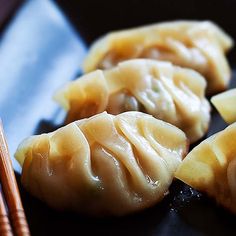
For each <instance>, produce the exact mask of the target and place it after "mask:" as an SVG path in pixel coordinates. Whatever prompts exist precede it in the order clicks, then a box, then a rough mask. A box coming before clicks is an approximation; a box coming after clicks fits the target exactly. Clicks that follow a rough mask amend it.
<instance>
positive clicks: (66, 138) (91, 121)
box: [15, 112, 188, 216]
mask: <svg viewBox="0 0 236 236" xmlns="http://www.w3.org/2000/svg"><path fill="white" fill-rule="evenodd" d="M187 148H188V142H187V139H186V136H185V134H184V133H183V132H182V131H181V130H180V129H178V128H177V127H175V126H172V125H170V124H168V123H166V122H163V121H161V120H157V119H155V118H153V117H152V116H150V115H147V114H143V113H141V112H127V113H122V114H120V115H117V116H114V115H110V114H107V113H106V112H104V113H100V114H98V115H96V116H93V117H91V118H88V119H82V120H79V121H76V122H73V123H71V124H68V125H67V126H65V127H63V128H60V129H58V130H56V131H54V132H52V133H48V134H42V135H38V136H32V137H30V138H28V139H26V140H25V141H23V142H22V143H21V144H20V146H19V147H18V149H17V152H16V154H15V157H16V159H17V160H18V161H19V163H20V164H21V165H22V166H23V170H22V179H21V180H22V184H23V186H24V187H25V188H26V189H27V190H28V191H29V192H30V193H32V194H33V195H35V196H37V197H38V198H40V199H41V200H43V201H45V202H46V203H47V204H48V205H50V206H52V207H54V208H57V209H66V210H72V211H77V212H80V213H84V214H88V215H96V216H101V215H102V216H103V215H125V214H128V213H131V212H135V211H138V210H141V209H144V208H147V207H150V206H152V205H154V204H156V203H157V202H159V201H161V200H162V198H163V197H164V196H165V195H166V194H167V193H168V188H169V186H170V184H171V182H172V180H173V175H174V172H175V171H176V169H177V167H178V166H179V164H180V163H181V160H182V158H183V157H184V156H185V155H186V152H187Z"/></svg>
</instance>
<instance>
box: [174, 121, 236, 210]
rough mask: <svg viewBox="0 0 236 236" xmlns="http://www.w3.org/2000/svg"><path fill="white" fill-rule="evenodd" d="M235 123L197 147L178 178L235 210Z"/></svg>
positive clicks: (182, 167)
mask: <svg viewBox="0 0 236 236" xmlns="http://www.w3.org/2000/svg"><path fill="white" fill-rule="evenodd" d="M235 137H236V123H234V124H232V125H230V126H228V127H227V128H226V129H225V130H223V131H221V132H219V133H217V134H215V135H213V136H211V137H210V138H208V139H206V140H204V141H203V142H202V143H200V144H199V145H198V146H196V147H195V148H194V149H193V150H192V151H191V152H190V153H189V154H188V155H187V157H186V158H185V159H184V161H183V162H182V164H181V165H180V167H179V169H178V170H177V172H176V174H175V177H176V178H178V179H180V180H182V181H183V182H185V183H186V184H188V185H190V186H191V187H193V188H195V189H197V190H199V191H202V192H206V193H207V194H208V195H209V196H211V197H213V198H215V199H216V201H217V202H218V203H220V204H222V205H223V206H225V207H226V208H228V209H230V210H231V211H232V212H234V213H236V138H235Z"/></svg>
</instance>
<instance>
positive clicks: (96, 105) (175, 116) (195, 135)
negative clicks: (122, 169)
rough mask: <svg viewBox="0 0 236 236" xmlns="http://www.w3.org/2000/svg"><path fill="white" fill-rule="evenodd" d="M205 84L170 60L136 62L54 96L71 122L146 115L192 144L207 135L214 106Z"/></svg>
mask: <svg viewBox="0 0 236 236" xmlns="http://www.w3.org/2000/svg"><path fill="white" fill-rule="evenodd" d="M205 88H206V82H205V80H204V78H203V77H202V76H201V75H200V74H199V73H197V72H195V71H193V70H190V69H184V68H180V67H177V66H173V65H172V64H171V63H169V62H159V61H156V60H150V59H133V60H129V61H125V62H121V63H119V64H118V66H116V67H114V68H112V69H110V70H105V71H101V70H97V71H95V72H91V73H88V74H86V75H84V76H82V77H81V78H79V79H77V80H75V81H72V82H70V83H69V84H67V85H66V86H65V87H63V88H62V89H61V90H59V91H58V92H57V93H56V94H55V97H54V98H55V100H56V101H57V102H59V103H60V104H61V105H62V106H63V107H64V108H65V109H66V110H67V111H68V116H67V123H68V122H71V121H73V120H78V119H81V118H85V117H90V116H92V115H94V114H97V113H100V112H103V111H107V112H108V113H110V114H119V113H122V112H125V111H130V110H135V111H142V112H145V113H148V114H151V115H153V116H154V117H156V118H158V119H161V120H164V121H166V122H169V123H171V124H173V125H175V126H177V127H179V128H180V129H182V130H183V131H184V132H185V133H186V135H187V137H188V138H189V139H190V142H191V143H192V142H194V141H196V140H198V139H200V138H201V137H202V136H203V135H204V134H205V133H206V131H207V129H208V125H209V120H210V105H209V103H208V101H207V100H206V98H205Z"/></svg>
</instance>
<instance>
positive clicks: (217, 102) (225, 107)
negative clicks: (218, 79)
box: [211, 89, 236, 124]
mask: <svg viewBox="0 0 236 236" xmlns="http://www.w3.org/2000/svg"><path fill="white" fill-rule="evenodd" d="M211 102H212V104H213V105H214V106H215V107H216V109H217V110H218V111H219V113H220V115H221V116H222V117H223V119H224V120H225V121H226V122H227V123H228V124H232V123H233V122H235V121H236V89H230V90H228V91H226V92H223V93H220V94H217V95H215V96H213V97H212V98H211Z"/></svg>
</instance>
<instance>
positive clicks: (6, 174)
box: [0, 119, 30, 236]
mask: <svg viewBox="0 0 236 236" xmlns="http://www.w3.org/2000/svg"><path fill="white" fill-rule="evenodd" d="M0 179H1V184H2V189H3V193H4V196H5V200H6V203H7V206H8V209H9V215H10V220H11V223H12V226H13V231H14V233H15V235H17V236H28V235H30V232H29V227H28V224H27V221H26V217H25V212H24V209H23V206H22V203H21V198H20V194H19V190H18V186H17V182H16V178H15V174H14V171H13V168H12V163H11V159H10V155H9V151H8V147H7V142H6V138H5V135H4V130H3V125H2V121H1V119H0Z"/></svg>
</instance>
